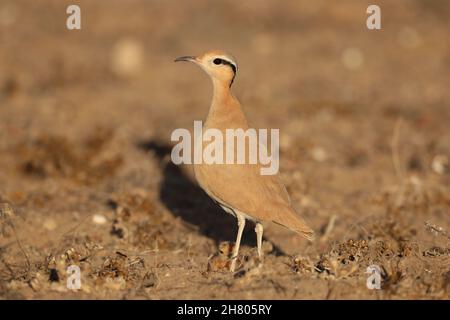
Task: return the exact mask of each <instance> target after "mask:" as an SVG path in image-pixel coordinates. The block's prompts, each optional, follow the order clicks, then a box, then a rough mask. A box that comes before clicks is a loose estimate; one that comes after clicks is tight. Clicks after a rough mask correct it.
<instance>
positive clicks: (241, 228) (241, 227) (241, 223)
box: [230, 214, 245, 272]
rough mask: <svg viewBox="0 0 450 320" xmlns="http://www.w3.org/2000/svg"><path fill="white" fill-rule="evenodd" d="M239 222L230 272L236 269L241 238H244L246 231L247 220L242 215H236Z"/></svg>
mask: <svg viewBox="0 0 450 320" xmlns="http://www.w3.org/2000/svg"><path fill="white" fill-rule="evenodd" d="M236 217H237V220H238V233H237V238H236V243H235V244H234V249H233V256H232V257H231V259H232V260H231V266H230V271H231V272H234V269H235V268H236V260H237V256H238V253H239V245H240V244H241V238H242V232H243V231H244V227H245V218H244V217H243V216H241V215H240V214H236Z"/></svg>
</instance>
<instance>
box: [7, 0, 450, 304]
mask: <svg viewBox="0 0 450 320" xmlns="http://www.w3.org/2000/svg"><path fill="white" fill-rule="evenodd" d="M72 3H78V4H80V6H81V10H82V29H81V30H79V31H68V30H67V29H66V28H65V20H66V17H67V15H66V13H65V10H66V7H67V5H69V4H72ZM107 3H108V4H106V2H103V1H70V2H69V1H16V0H14V1H13V0H3V1H1V3H0V70H1V72H0V203H1V205H0V206H1V210H0V213H1V214H0V218H1V220H0V297H2V298H5V299H37V298H38V299H42V298H56V299H73V298H88V299H97V298H126V299H174V298H178V299H184V298H186V299H193V298H207V299H218V298H225V299H237V298H240V299H346V298H352V299H360V298H364V299H366V298H367V299H399V298H400V299H404V298H408V299H448V298H449V291H450V219H449V218H450V170H449V164H450V163H449V157H450V129H449V120H450V91H449V90H448V88H449V83H450V81H449V80H450V51H449V46H448V43H449V42H448V35H449V32H450V20H449V19H448V17H449V16H450V2H447V1H433V2H430V1H425V0H421V1H417V0H416V1H412V0H410V1H378V3H379V4H380V6H381V8H382V30H380V31H369V30H367V28H366V27H365V19H366V17H367V15H366V13H365V12H366V8H367V6H368V4H369V3H368V2H367V1H356V0H355V1H306V0H305V1H298V0H296V1H283V2H282V3H280V1H275V0H274V1H264V3H262V1H258V0H247V1H245V2H244V3H242V2H240V1H214V2H212V1H206V0H202V1H193V2H191V3H188V2H187V1H137V0H133V1H108V2H107ZM212 48H221V49H225V50H227V51H230V52H231V53H232V54H233V55H234V56H236V57H237V59H238V61H239V74H238V76H237V78H236V81H235V84H234V92H235V94H236V96H237V97H238V98H239V99H240V100H241V102H242V105H243V106H244V109H245V112H246V113H247V115H248V118H249V119H250V121H251V123H253V125H254V126H255V127H263V128H280V133H281V172H282V177H283V181H284V182H285V183H286V185H287V188H288V190H289V192H290V194H291V197H292V200H293V202H294V204H295V206H296V208H297V209H298V210H299V211H300V212H302V214H303V215H304V216H305V218H306V219H307V220H308V221H310V224H311V225H312V227H313V228H314V229H315V230H316V233H317V239H316V240H315V241H314V242H312V243H309V242H307V241H305V240H304V239H301V238H299V237H297V236H295V235H294V234H293V233H291V232H290V231H288V230H286V229H284V228H282V227H279V226H276V225H267V226H266V230H267V232H266V235H265V244H264V248H265V252H266V258H265V261H264V264H263V265H260V264H259V263H258V261H257V259H256V251H255V248H254V246H255V235H254V232H253V226H251V225H250V224H249V226H248V228H247V229H246V231H245V236H244V239H243V247H242V251H241V256H240V258H239V269H238V272H237V273H236V274H235V275H232V274H230V273H228V272H227V264H228V261H227V258H228V252H229V249H230V244H229V243H227V242H226V241H231V242H232V241H234V238H235V232H236V229H237V226H236V223H235V221H234V219H233V218H232V217H231V216H228V215H227V214H226V213H224V212H223V211H221V210H220V209H219V208H217V207H216V206H215V205H214V203H212V201H211V200H209V199H208V198H207V197H206V196H205V194H204V193H203V192H202V191H201V190H200V189H199V188H198V187H197V186H196V184H195V182H194V181H193V180H192V174H191V172H190V168H188V167H186V168H184V167H176V166H174V165H173V164H171V162H170V157H169V156H168V154H169V152H170V148H171V144H170V133H171V131H172V130H173V129H175V128H192V125H193V121H194V120H201V119H204V118H205V116H206V114H207V111H208V106H209V100H210V97H211V85H210V83H209V80H208V79H207V77H206V76H205V75H204V74H203V73H202V72H201V71H199V70H197V69H196V68H194V67H193V66H191V65H188V64H174V63H173V58H175V57H177V56H180V55H190V54H199V53H202V52H204V51H206V50H208V49H212ZM372 264H376V265H378V266H380V268H381V270H382V278H383V282H382V288H381V290H369V289H368V288H367V287H366V279H367V277H368V275H367V274H366V268H367V267H368V266H370V265H372ZM70 265H77V266H79V267H80V269H81V282H82V285H81V289H80V290H78V291H71V290H68V289H67V287H66V281H67V277H68V275H67V267H68V266H70Z"/></svg>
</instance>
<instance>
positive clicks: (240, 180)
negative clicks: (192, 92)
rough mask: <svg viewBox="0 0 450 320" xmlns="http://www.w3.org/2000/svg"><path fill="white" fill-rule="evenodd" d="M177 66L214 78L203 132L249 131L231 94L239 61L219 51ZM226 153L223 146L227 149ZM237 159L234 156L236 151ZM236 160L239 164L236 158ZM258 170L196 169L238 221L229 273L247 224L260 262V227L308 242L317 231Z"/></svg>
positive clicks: (205, 187)
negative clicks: (281, 229)
mask: <svg viewBox="0 0 450 320" xmlns="http://www.w3.org/2000/svg"><path fill="white" fill-rule="evenodd" d="M175 61H190V62H193V63H195V64H196V65H198V66H200V67H201V68H202V69H203V70H204V71H206V73H207V74H208V75H209V76H210V77H211V79H212V82H213V87H214V93H213V99H212V103H211V107H210V109H209V113H208V117H207V119H206V122H205V123H204V125H203V130H204V131H205V130H207V129H210V128H214V129H218V130H220V131H222V133H223V136H225V130H226V129H238V128H241V129H243V130H247V129H248V128H249V127H248V123H247V119H246V118H245V115H244V113H243V112H242V108H241V105H240V103H239V101H238V100H237V99H236V98H235V97H234V95H233V94H232V93H231V85H232V83H233V80H234V77H235V76H236V71H237V64H236V60H235V59H234V58H233V57H232V56H231V55H229V54H226V53H225V52H223V51H220V50H214V51H209V52H207V53H205V54H203V55H200V56H197V57H194V56H183V57H179V58H177V59H175ZM224 150H225V146H224ZM235 153H236V150H235ZM234 159H236V154H235V157H234ZM260 169H261V165H260V164H194V173H195V178H196V179H197V181H198V183H199V185H200V187H201V188H202V189H203V190H204V191H205V192H206V193H207V194H208V195H209V196H210V197H211V198H212V199H213V200H214V201H216V202H217V203H218V204H219V205H220V206H221V207H222V208H223V209H224V210H225V211H226V212H228V213H230V214H232V215H234V216H235V217H236V218H237V221H238V233H237V239H236V245H235V246H234V250H233V257H232V261H231V265H230V271H232V272H233V271H234V269H235V267H236V258H237V256H238V253H239V245H240V242H241V237H242V232H243V230H244V226H245V219H250V220H253V221H255V222H256V227H255V231H256V234H257V245H258V255H259V258H260V260H262V235H263V226H262V224H261V222H262V221H272V222H275V223H277V224H280V225H283V226H285V227H287V228H289V229H291V230H293V231H295V232H297V233H298V234H300V235H302V236H304V237H306V238H307V239H309V240H312V238H313V234H314V233H313V231H312V229H311V228H309V227H308V226H307V225H306V223H305V222H304V221H303V219H302V218H301V217H300V216H299V215H298V214H297V213H296V212H295V211H294V209H293V208H292V205H291V201H290V198H289V195H288V193H287V191H286V188H285V187H284V185H283V183H282V182H281V180H280V178H279V176H278V174H277V175H261V174H260Z"/></svg>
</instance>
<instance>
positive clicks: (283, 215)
mask: <svg viewBox="0 0 450 320" xmlns="http://www.w3.org/2000/svg"><path fill="white" fill-rule="evenodd" d="M195 171H196V172H195V173H196V178H197V180H198V181H199V183H200V186H201V187H202V188H203V189H204V190H205V191H206V192H207V193H208V194H209V195H210V196H211V197H212V198H213V199H214V200H216V201H218V202H220V203H222V204H223V205H225V206H227V207H230V208H233V209H237V210H239V211H241V212H243V213H245V214H246V215H248V216H251V217H252V218H254V219H255V220H262V221H273V222H275V223H278V224H281V225H283V226H285V227H287V228H289V229H291V230H293V231H296V232H298V233H300V234H302V235H303V236H305V237H306V238H308V239H311V238H312V234H313V231H312V230H311V229H310V228H309V227H308V226H307V225H306V223H305V222H304V221H303V219H302V218H301V217H300V216H299V215H298V214H297V213H296V212H295V211H294V209H293V208H292V206H291V203H290V199H289V195H288V193H287V191H286V188H285V186H284V185H283V183H282V182H281V179H280V177H279V175H278V174H276V175H261V173H260V166H259V165H250V164H225V165H206V164H203V165H197V166H196V170H195ZM205 177H207V178H206V179H205Z"/></svg>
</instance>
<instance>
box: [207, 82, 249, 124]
mask: <svg viewBox="0 0 450 320" xmlns="http://www.w3.org/2000/svg"><path fill="white" fill-rule="evenodd" d="M213 88H214V89H213V98H212V102H211V107H210V109H209V113H208V117H207V119H206V123H205V125H206V126H207V127H208V126H211V127H217V128H220V127H223V126H227V127H230V128H231V127H234V126H238V127H246V126H247V120H246V119H245V115H244V113H243V112H242V109H241V105H240V103H239V101H238V100H237V99H236V98H235V97H234V95H233V94H232V92H231V88H230V85H229V84H227V83H223V82H221V81H218V80H215V79H213Z"/></svg>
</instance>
